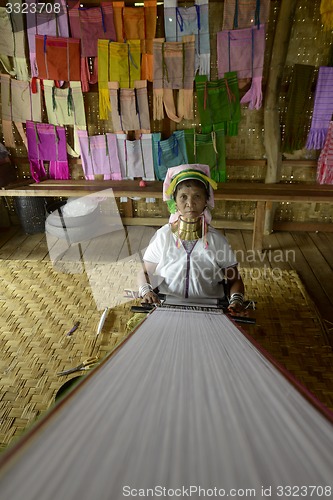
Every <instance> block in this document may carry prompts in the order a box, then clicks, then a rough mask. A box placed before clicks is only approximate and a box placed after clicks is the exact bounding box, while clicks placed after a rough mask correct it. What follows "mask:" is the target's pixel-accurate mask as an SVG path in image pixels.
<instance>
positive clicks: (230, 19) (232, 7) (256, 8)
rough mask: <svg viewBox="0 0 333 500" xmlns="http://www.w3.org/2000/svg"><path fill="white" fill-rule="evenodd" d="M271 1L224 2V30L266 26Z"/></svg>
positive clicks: (225, 0) (230, 0) (236, 0)
mask: <svg viewBox="0 0 333 500" xmlns="http://www.w3.org/2000/svg"><path fill="white" fill-rule="evenodd" d="M270 3H271V0H224V7H223V25H222V29H223V30H233V29H243V28H250V27H251V26H257V28H259V27H260V24H266V23H267V21H268V16H269V7H270Z"/></svg>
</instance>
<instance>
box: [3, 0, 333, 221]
mask: <svg viewBox="0 0 333 500" xmlns="http://www.w3.org/2000/svg"><path fill="white" fill-rule="evenodd" d="M180 4H182V5H190V4H192V2H191V1H184V2H180ZM280 5H281V2H280V0H271V7H270V17H269V22H268V27H267V35H266V39H267V40H266V52H265V67H264V82H263V91H264V92H265V83H266V81H267V75H268V71H269V61H270V55H271V49H272V44H273V39H274V32H275V26H276V21H277V18H278V14H279V9H280ZM223 7H224V2H223V1H218V0H210V3H209V9H210V34H211V78H212V79H214V78H216V77H217V62H216V33H217V32H218V31H220V30H221V28H222V20H223ZM319 7H320V0H299V1H298V3H297V6H296V11H295V16H294V19H293V28H292V33H291V37H290V42H289V49H288V55H287V60H286V65H285V68H284V73H283V78H282V83H281V91H280V97H279V105H280V121H281V137H282V144H283V139H284V130H285V117H286V113H287V102H286V101H287V99H286V98H287V94H288V89H289V86H290V82H291V78H292V75H293V67H294V65H295V64H296V63H299V64H310V65H314V66H315V68H316V70H315V74H314V81H313V85H312V93H311V95H309V101H308V107H307V109H306V124H305V127H306V131H308V130H309V128H310V123H311V117H312V109H313V95H314V90H315V84H316V78H317V74H318V68H319V66H321V65H328V61H329V57H330V50H331V44H332V41H333V36H332V31H325V30H324V29H323V26H322V23H321V16H320V11H319ZM158 9H159V11H158V22H157V36H163V6H162V5H161V6H159V8H158ZM84 102H85V108H86V116H87V123H88V133H89V134H90V135H92V134H98V133H102V132H106V131H109V132H112V131H113V130H112V123H111V120H106V121H101V120H99V119H98V92H97V88H95V89H93V90H92V91H91V92H89V93H86V94H85V95H84ZM194 108H195V118H194V120H193V122H188V121H183V122H181V123H179V124H178V125H176V124H174V123H170V122H169V120H164V121H161V122H153V121H152V127H151V128H152V131H153V132H156V131H161V132H162V134H163V136H164V137H168V136H169V135H170V133H171V132H172V131H173V130H174V129H175V128H178V129H182V128H192V127H196V128H197V130H200V125H199V121H198V116H197V113H196V100H195V102H194ZM45 121H46V119H45ZM263 139H264V108H262V109H260V110H252V111H251V110H249V109H247V106H242V110H241V122H240V124H239V133H238V136H236V137H227V138H226V157H227V160H229V162H228V163H230V160H234V159H237V160H244V164H241V165H240V164H237V165H232V164H231V165H229V164H228V167H227V177H228V181H229V182H237V181H251V182H263V181H264V179H265V165H264V162H263V161H262V160H265V147H264V141H263ZM69 140H71V138H70V131H69ZM11 155H12V158H13V161H14V162H15V163H16V165H17V175H18V177H19V178H20V179H25V178H29V177H30V171H29V164H28V162H27V161H25V160H24V159H26V155H27V153H26V150H25V148H24V146H23V144H22V142H21V139H20V137H19V136H18V135H17V136H16V148H15V150H14V151H11ZM318 155H319V151H308V150H305V149H302V150H298V151H294V152H293V153H292V154H290V153H289V154H287V153H284V158H285V159H288V160H300V161H299V162H297V164H293V165H291V164H289V163H288V164H283V167H282V172H281V182H286V183H292V182H315V178H316V159H317V157H318ZM16 160H19V161H16ZM246 160H260V162H258V165H256V164H253V162H252V163H251V164H248V163H247V162H246ZM302 160H306V161H308V160H313V161H312V162H310V163H309V162H308V164H306V162H305V163H304V164H303V163H302ZM71 168H72V172H71V173H72V177H73V178H80V177H83V172H82V168H81V165H80V163H79V162H73V163H72V167H71ZM9 208H10V210H12V205H11V204H9ZM134 212H135V214H136V215H138V216H144V215H147V216H166V215H167V213H166V209H165V207H164V206H163V204H162V203H161V202H156V204H155V205H153V204H151V203H149V204H147V203H146V202H145V200H140V201H138V202H135V204H134ZM214 215H215V218H219V219H236V220H239V219H242V220H248V219H251V218H253V204H251V203H247V204H246V203H231V202H220V203H218V204H217V207H216V210H215V214H214ZM276 220H279V221H280V220H281V221H282V220H283V221H311V222H316V221H318V222H319V221H320V222H332V220H333V207H328V206H324V205H322V206H320V205H318V204H311V203H305V204H300V205H299V206H297V205H296V204H286V203H283V204H280V205H279V207H278V210H277V212H276Z"/></svg>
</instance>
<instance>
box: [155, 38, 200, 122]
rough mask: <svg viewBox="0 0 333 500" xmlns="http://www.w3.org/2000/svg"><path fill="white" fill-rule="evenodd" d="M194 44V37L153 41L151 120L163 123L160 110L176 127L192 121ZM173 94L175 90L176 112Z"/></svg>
mask: <svg viewBox="0 0 333 500" xmlns="http://www.w3.org/2000/svg"><path fill="white" fill-rule="evenodd" d="M194 40H195V37H194V35H191V36H184V37H183V41H182V42H165V41H164V39H155V40H154V84H153V116H154V120H163V118H164V109H163V107H164V108H165V111H166V114H167V116H168V117H169V118H170V120H173V121H175V122H177V123H179V122H180V121H181V120H183V119H188V120H191V119H193V81H194V57H195V41H194ZM174 90H178V109H177V110H176V106H175V102H174V95H173V91H174Z"/></svg>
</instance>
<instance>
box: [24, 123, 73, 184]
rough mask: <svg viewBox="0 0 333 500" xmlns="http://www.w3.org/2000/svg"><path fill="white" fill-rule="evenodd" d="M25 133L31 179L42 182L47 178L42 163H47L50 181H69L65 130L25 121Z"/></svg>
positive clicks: (47, 124) (46, 124)
mask: <svg viewBox="0 0 333 500" xmlns="http://www.w3.org/2000/svg"><path fill="white" fill-rule="evenodd" d="M26 132H27V140H28V158H29V162H30V171H31V175H32V178H33V179H34V180H35V181H36V182H40V181H41V180H43V179H44V178H45V177H46V176H47V172H46V169H45V165H44V161H49V175H48V176H49V178H50V179H69V166H68V161H67V152H66V130H65V128H63V127H55V126H54V125H50V124H49V123H35V122H31V121H27V123H26Z"/></svg>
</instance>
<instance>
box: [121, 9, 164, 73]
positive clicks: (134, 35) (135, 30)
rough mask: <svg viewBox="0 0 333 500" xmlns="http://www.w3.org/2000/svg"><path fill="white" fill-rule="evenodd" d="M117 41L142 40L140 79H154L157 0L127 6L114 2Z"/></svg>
mask: <svg viewBox="0 0 333 500" xmlns="http://www.w3.org/2000/svg"><path fill="white" fill-rule="evenodd" d="M113 11H114V23H115V29H116V36H117V42H126V41H128V40H140V42H141V54H142V61H141V75H140V77H139V78H138V80H149V81H150V82H151V81H153V40H154V38H155V35H156V20H157V0H144V5H143V7H125V2H122V1H121V2H113Z"/></svg>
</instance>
